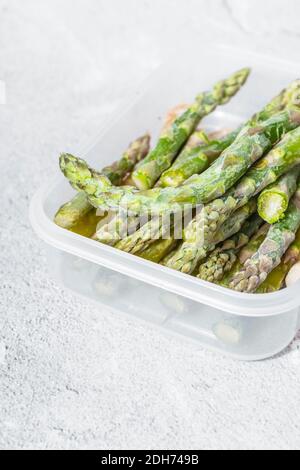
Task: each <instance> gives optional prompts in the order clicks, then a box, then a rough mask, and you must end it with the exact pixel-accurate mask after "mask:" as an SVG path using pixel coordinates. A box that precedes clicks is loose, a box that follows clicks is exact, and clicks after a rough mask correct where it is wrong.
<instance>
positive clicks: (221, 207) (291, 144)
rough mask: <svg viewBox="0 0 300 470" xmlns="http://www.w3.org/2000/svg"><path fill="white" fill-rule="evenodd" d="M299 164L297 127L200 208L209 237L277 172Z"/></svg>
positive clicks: (283, 171) (205, 231)
mask: <svg viewBox="0 0 300 470" xmlns="http://www.w3.org/2000/svg"><path fill="white" fill-rule="evenodd" d="M299 163H300V127H298V128H297V129H295V130H294V131H291V132H289V133H288V134H286V135H285V137H284V138H283V139H282V140H281V141H280V142H279V144H277V146H275V147H274V148H273V150H271V152H269V153H268V154H267V155H265V156H264V157H263V158H262V159H261V160H259V161H258V162H257V163H256V164H255V165H254V166H253V167H252V168H250V170H249V171H248V172H247V173H246V174H245V176H244V177H243V178H242V179H241V180H240V181H239V182H238V183H237V184H236V185H235V186H233V187H232V188H231V189H230V190H229V191H228V192H227V193H226V194H225V195H224V196H223V197H222V198H219V199H215V200H214V201H212V202H211V203H210V204H207V205H206V206H205V207H204V210H203V211H202V213H201V214H200V215H201V217H202V219H201V222H202V227H203V231H204V233H205V234H206V236H213V235H214V233H215V232H216V231H217V229H218V227H219V226H220V225H221V224H222V223H224V221H225V220H226V219H227V218H228V217H230V215H231V214H232V213H233V212H234V211H235V210H236V209H237V208H239V207H241V206H243V204H245V203H247V201H248V200H249V199H250V198H251V197H253V196H255V195H257V194H259V193H260V192H261V191H262V190H263V189H265V188H266V187H267V186H268V185H270V184H272V183H273V182H275V181H276V180H277V179H278V178H279V177H280V176H281V175H283V174H285V173H286V172H287V171H289V170H291V169H292V168H293V167H295V166H297V165H299Z"/></svg>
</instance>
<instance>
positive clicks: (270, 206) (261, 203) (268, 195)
mask: <svg viewBox="0 0 300 470" xmlns="http://www.w3.org/2000/svg"><path fill="white" fill-rule="evenodd" d="M299 157H300V151H299ZM299 174H300V166H298V167H296V168H293V169H292V170H290V171H289V172H288V173H286V174H285V175H283V176H281V178H279V180H278V181H277V182H276V183H273V184H272V185H270V186H268V187H267V188H266V189H265V190H264V191H263V192H262V193H261V194H260V196H259V198H258V209H257V210H258V213H259V214H260V216H261V217H262V218H263V219H264V220H265V221H266V222H268V223H269V224H274V223H275V222H278V220H280V219H281V218H282V216H283V214H284V213H285V211H286V210H287V208H288V205H289V201H290V199H291V197H292V196H293V194H294V192H295V191H296V189H297V180H298V177H299Z"/></svg>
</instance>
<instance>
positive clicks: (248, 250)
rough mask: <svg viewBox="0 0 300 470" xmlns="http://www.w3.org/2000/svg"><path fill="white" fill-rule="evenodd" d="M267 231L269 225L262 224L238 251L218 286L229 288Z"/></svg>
mask: <svg viewBox="0 0 300 470" xmlns="http://www.w3.org/2000/svg"><path fill="white" fill-rule="evenodd" d="M269 229H270V226H269V224H264V225H263V226H262V227H260V229H259V230H258V231H257V232H256V233H255V234H254V235H253V237H252V238H251V240H250V241H249V243H247V245H246V246H244V247H243V248H242V249H241V250H240V251H239V253H238V256H237V260H236V261H235V263H234V265H233V266H232V268H231V270H230V271H229V272H227V273H226V274H225V275H224V276H223V278H222V280H221V281H219V282H218V284H220V285H221V286H223V287H229V285H230V283H231V281H232V279H233V278H234V276H235V274H236V273H237V272H239V271H240V270H241V269H242V268H243V265H244V264H245V262H246V261H247V260H248V259H249V258H251V257H252V256H253V255H254V254H255V253H256V252H257V250H258V249H259V247H260V246H261V244H262V243H263V241H264V240H265V238H266V235H267V233H268V231H269Z"/></svg>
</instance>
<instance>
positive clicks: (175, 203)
mask: <svg viewBox="0 0 300 470" xmlns="http://www.w3.org/2000/svg"><path fill="white" fill-rule="evenodd" d="M299 108H300V106H299ZM299 124H300V110H296V109H295V110H294V109H293V110H291V109H287V110H285V111H282V112H281V113H279V114H277V115H275V116H273V117H272V118H270V119H269V120H267V121H265V122H262V123H260V125H259V127H257V126H256V127H255V128H251V126H248V127H247V130H244V131H242V132H241V133H240V134H239V136H238V138H237V139H236V140H235V141H234V143H233V144H232V145H231V146H230V147H229V148H228V149H226V150H225V151H224V152H223V153H222V155H221V156H220V157H219V158H218V159H217V160H216V161H215V162H214V163H213V164H212V165H211V166H210V167H209V168H208V169H207V170H206V171H205V172H204V173H202V174H201V175H194V176H192V177H191V178H189V179H188V180H187V181H186V182H185V183H184V184H183V185H182V186H180V187H178V188H171V187H169V188H154V189H152V190H148V191H140V192H136V191H135V190H134V189H133V188H127V189H126V190H124V189H123V188H113V189H112V190H108V191H107V192H103V190H102V191H101V185H98V183H97V181H94V193H92V192H91V191H90V193H89V198H90V201H91V202H92V204H93V205H94V206H95V207H99V208H101V209H102V210H108V209H111V210H116V209H117V208H118V207H119V206H121V207H124V208H126V209H127V210H128V211H130V212H132V213H135V214H139V213H140V214H141V213H145V212H151V213H152V214H153V215H154V214H159V213H162V212H176V211H179V210H181V208H182V207H184V206H186V205H189V206H192V207H195V206H196V205H198V204H202V203H208V202H210V201H213V200H214V199H216V198H217V197H221V196H223V195H224V194H225V193H226V191H227V190H228V189H229V188H230V187H231V186H233V185H234V184H235V183H236V182H237V181H238V180H239V179H240V178H241V177H242V176H243V175H244V174H245V172H246V171H247V169H248V168H249V167H250V166H251V165H252V164H253V163H254V162H255V161H256V160H258V159H259V158H260V157H261V156H262V155H263V154H264V153H265V152H266V151H268V150H269V149H270V148H271V147H272V145H274V144H275V143H276V142H277V141H278V140H279V139H280V138H281V137H282V135H283V134H284V133H286V132H288V131H291V130H293V129H295V128H297V127H298V126H299ZM268 184H269V182H268ZM81 187H82V189H84V187H85V182H84V181H83V183H82V186H81Z"/></svg>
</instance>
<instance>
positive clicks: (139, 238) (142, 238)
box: [120, 81, 300, 252]
mask: <svg viewBox="0 0 300 470" xmlns="http://www.w3.org/2000/svg"><path fill="white" fill-rule="evenodd" d="M299 86H300V81H296V82H293V83H292V85H290V87H289V88H288V89H287V90H284V91H283V92H282V93H281V94H280V95H279V97H276V98H275V99H274V100H273V101H272V102H271V103H270V104H269V105H267V106H266V108H265V110H264V111H262V112H260V113H258V114H257V115H256V116H255V117H254V118H253V122H254V121H256V120H259V119H261V118H263V117H267V116H268V115H270V114H272V112H275V111H278V110H280V109H281V108H282V107H284V106H286V105H288V106H291V105H294V104H295V103H296V102H297V100H296V97H297V93H296V92H297V91H298V89H299ZM290 140H291V142H290V141H289V143H290V144H291V145H293V142H292V139H290ZM287 151H289V147H288V148H287ZM183 154H184V152H183ZM278 156H280V151H279V152H278ZM273 159H274V158H273V155H270V158H269V159H265V167H266V169H267V171H268V169H269V166H270V164H271V162H272V160H273ZM179 160H180V161H181V156H180V157H179ZM274 160H275V161H274V166H275V167H276V164H277V160H276V159H274ZM177 161H178V160H177ZM182 161H183V159H182ZM284 162H285V163H286V162H287V160H284ZM260 167H262V170H264V165H263V164H261V163H259V164H258V165H257V168H258V169H260ZM279 170H280V171H282V172H283V171H284V168H282V169H281V167H279ZM250 171H251V170H250ZM256 173H257V172H256V171H255V170H254V171H253V172H252V173H250V174H248V175H247V176H248V179H249V180H251V179H253V180H254V181H255V180H257V183H258V190H257V192H259V190H260V189H262V186H261V187H260V186H259V184H264V185H266V184H267V180H266V179H265V173H264V171H261V172H259V173H258V174H256ZM273 174H274V173H272V172H270V173H269V176H272V175H273ZM259 176H260V177H261V180H260V179H259ZM249 177H250V178H249ZM247 181H248V180H247V179H245V180H243V182H245V183H246V182H247ZM246 186H247V185H246ZM248 186H249V188H248V189H249V190H250V193H249V191H248V195H247V194H246V196H248V197H247V199H246V200H245V198H242V199H241V201H240V204H241V205H243V204H245V203H246V202H247V200H249V198H250V196H251V190H252V186H253V185H248ZM241 189H243V184H241V185H238V190H237V191H236V193H235V191H234V190H233V191H232V192H233V194H234V196H236V197H238V196H239V194H240V192H241V191H240V190H241ZM229 196H231V193H229ZM231 199H232V197H228V199H227V196H225V197H224V208H223V211H224V217H223V220H222V222H224V221H225V220H226V214H228V215H230V213H232V212H233V211H234V210H235V209H236V208H237V207H238V205H237V206H235V204H233V203H232V201H231ZM228 202H229V203H228ZM238 202H239V201H238V200H237V204H238ZM218 204H220V201H217V202H216V203H213V204H212V209H211V214H210V206H208V207H207V208H206V211H205V213H204V214H202V215H201V217H202V216H203V215H205V217H204V218H203V228H204V230H205V228H206V225H205V219H206V216H208V222H209V224H207V225H210V226H209V231H210V232H213V233H214V231H216V229H217V227H218V225H220V223H219V224H217V222H216V216H218V211H217V210H215V208H217V209H218V210H220V208H219V207H217V205H218ZM201 217H200V220H201ZM198 225H200V221H199V224H194V226H195V227H197V230H198V229H199V226H198ZM152 228H153V223H152V222H151V224H149V225H148V226H146V227H145V228H144V230H143V231H138V232H137V233H136V234H133V235H132V236H130V237H127V238H126V239H125V240H123V241H122V242H121V245H120V248H121V249H123V250H124V251H128V252H134V250H140V249H141V248H142V247H141V244H142V243H144V246H148V245H147V244H149V243H151V233H152ZM206 231H207V228H206ZM157 232H159V228H158V229H157ZM136 247H137V248H136ZM132 250H133V251H132Z"/></svg>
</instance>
